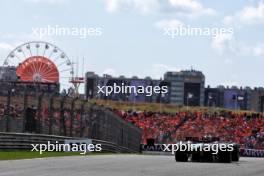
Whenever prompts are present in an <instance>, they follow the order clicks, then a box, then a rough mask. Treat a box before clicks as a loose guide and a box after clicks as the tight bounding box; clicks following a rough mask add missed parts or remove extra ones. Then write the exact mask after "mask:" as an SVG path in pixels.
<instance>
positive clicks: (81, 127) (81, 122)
mask: <svg viewBox="0 0 264 176" xmlns="http://www.w3.org/2000/svg"><path fill="white" fill-rule="evenodd" d="M86 103H87V100H84V101H83V103H82V106H81V112H80V113H81V114H80V116H81V117H80V120H81V121H80V137H83V115H84V107H85V104H86Z"/></svg>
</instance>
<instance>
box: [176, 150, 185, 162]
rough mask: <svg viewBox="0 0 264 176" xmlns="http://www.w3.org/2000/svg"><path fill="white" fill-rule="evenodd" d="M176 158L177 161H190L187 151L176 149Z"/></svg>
mask: <svg viewBox="0 0 264 176" xmlns="http://www.w3.org/2000/svg"><path fill="white" fill-rule="evenodd" d="M175 160H176V161H177V162H187V161H188V154H187V153H185V152H181V151H176V153H175Z"/></svg>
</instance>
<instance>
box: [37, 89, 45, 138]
mask: <svg viewBox="0 0 264 176" xmlns="http://www.w3.org/2000/svg"><path fill="white" fill-rule="evenodd" d="M43 96H44V92H42V93H41V94H40V95H39V96H38V116H37V118H38V129H37V132H38V133H40V134H41V133H42V121H41V110H42V97H43Z"/></svg>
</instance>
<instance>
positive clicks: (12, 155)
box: [0, 151, 105, 161]
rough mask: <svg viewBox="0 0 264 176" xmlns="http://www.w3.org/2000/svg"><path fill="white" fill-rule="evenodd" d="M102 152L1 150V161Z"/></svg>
mask: <svg viewBox="0 0 264 176" xmlns="http://www.w3.org/2000/svg"><path fill="white" fill-rule="evenodd" d="M100 154H101V153H87V154H85V155H81V154H80V153H79V152H44V153H43V154H39V152H30V151H12V152H0V161H1V160H19V159H33V158H46V157H62V156H86V155H100ZM102 154H105V153H102Z"/></svg>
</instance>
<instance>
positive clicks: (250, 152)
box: [240, 148, 264, 157]
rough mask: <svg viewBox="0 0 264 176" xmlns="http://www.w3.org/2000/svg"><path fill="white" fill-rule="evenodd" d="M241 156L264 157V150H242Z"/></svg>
mask: <svg viewBox="0 0 264 176" xmlns="http://www.w3.org/2000/svg"><path fill="white" fill-rule="evenodd" d="M240 155H241V156H246V157H264V150H256V149H244V148H242V149H240Z"/></svg>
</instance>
